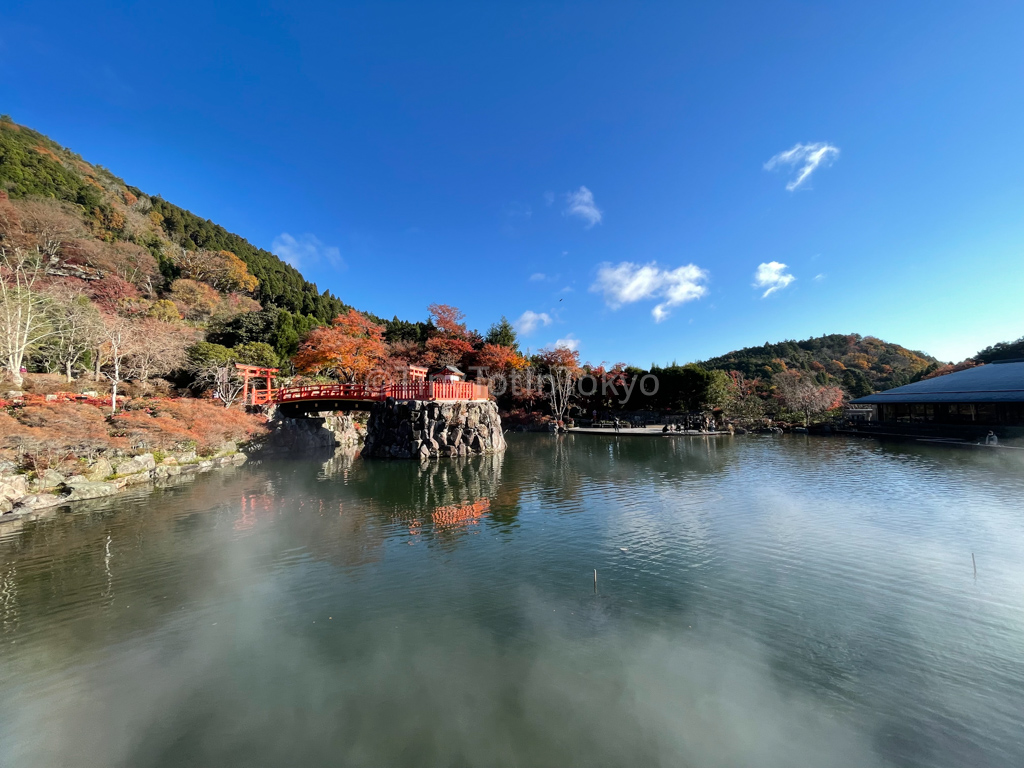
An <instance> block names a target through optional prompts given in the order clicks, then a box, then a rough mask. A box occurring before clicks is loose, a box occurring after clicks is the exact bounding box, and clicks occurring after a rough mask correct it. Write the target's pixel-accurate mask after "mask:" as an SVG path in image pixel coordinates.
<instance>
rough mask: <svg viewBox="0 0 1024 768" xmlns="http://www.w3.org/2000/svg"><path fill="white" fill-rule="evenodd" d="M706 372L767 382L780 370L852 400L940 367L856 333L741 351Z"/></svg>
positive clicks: (710, 363)
mask: <svg viewBox="0 0 1024 768" xmlns="http://www.w3.org/2000/svg"><path fill="white" fill-rule="evenodd" d="M700 365H701V366H703V367H704V368H707V369H709V370H720V371H727V372H728V371H739V372H740V373H742V374H743V375H744V376H746V377H748V378H770V377H771V376H772V375H774V374H776V373H781V372H783V371H785V370H787V369H788V370H798V371H804V372H808V373H810V374H812V375H814V377H815V378H816V379H817V380H818V382H819V383H820V384H823V385H825V384H838V385H840V386H842V387H843V389H845V390H846V391H847V392H848V393H849V394H851V395H852V396H854V397H860V396H862V395H868V394H871V393H872V392H875V391H881V390H884V389H891V388H893V387H900V386H903V385H904V384H909V383H910V382H912V381H914V380H915V378H917V377H919V376H920V375H921V374H922V372H924V371H927V370H928V369H929V368H931V370H934V369H935V368H937V367H938V366H939V365H940V363H939V361H938V360H936V359H935V358H934V357H932V356H931V355H928V354H925V353H924V352H917V351H913V350H909V349H906V348H905V347H901V346H900V345H899V344H892V343H890V342H887V341H882V340H881V339H876V338H874V337H873V336H860V335H859V334H856V333H850V334H831V335H829V336H820V337H818V338H812V339H805V340H804V341H783V342H780V343H778V344H767V343H766V344H765V345H764V346H761V347H746V348H744V349H738V350H736V351H734V352H729V353H728V354H725V355H721V356H719V357H713V358H711V359H710V360H705V361H704V362H702V363H700Z"/></svg>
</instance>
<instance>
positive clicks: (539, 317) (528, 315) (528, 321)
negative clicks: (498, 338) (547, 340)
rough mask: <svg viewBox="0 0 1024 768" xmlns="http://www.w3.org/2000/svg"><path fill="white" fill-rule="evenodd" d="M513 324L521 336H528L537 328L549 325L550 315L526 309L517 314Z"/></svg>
mask: <svg viewBox="0 0 1024 768" xmlns="http://www.w3.org/2000/svg"><path fill="white" fill-rule="evenodd" d="M513 325H514V326H515V328H516V330H517V331H518V332H519V333H521V334H523V336H529V335H530V334H531V333H533V332H534V331H535V330H537V329H538V328H541V327H543V326H545V325H551V315H549V314H548V313H547V312H533V311H532V310H529V309H528V310H526V311H525V312H523V314H521V315H520V316H519V319H518V320H516V321H515V323H513Z"/></svg>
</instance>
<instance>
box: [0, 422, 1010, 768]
mask: <svg viewBox="0 0 1024 768" xmlns="http://www.w3.org/2000/svg"><path fill="white" fill-rule="evenodd" d="M1022 499H1024V462H1022V461H1021V459H1020V456H1019V455H1017V454H1016V452H1012V451H1006V452H999V451H993V452H981V451H969V450H960V451H957V450H953V449H945V448H935V447H925V446H916V445H908V444H880V443H877V442H874V441H868V440H862V441H858V440H846V439H840V438H832V439H829V438H818V437H811V436H791V437H790V436H786V437H783V436H779V437H771V436H745V437H735V438H731V437H714V438H708V437H702V438H690V437H665V438H663V437H657V438H654V437H639V436H630V435H621V436H597V435H566V436H558V437H556V436H552V435H511V436H510V439H509V447H508V451H507V452H506V453H505V454H504V455H503V456H495V457H476V458H471V459H465V460H440V461H434V462H432V463H429V464H424V465H422V466H421V465H418V464H416V463H412V462H398V461H396V462H383V461H363V460H362V459H360V458H358V457H356V456H353V455H351V454H345V453H339V454H338V455H336V456H334V457H313V456H307V457H302V458H295V459H291V460H287V461H281V460H279V461H252V462H250V463H249V464H247V465H244V466H242V467H238V468H233V469H225V470H221V471H217V472H213V473H210V474H206V475H202V476H198V477H195V478H191V479H190V480H189V481H187V482H181V483H179V484H176V485H172V486H168V487H164V488H158V489H139V490H136V491H133V492H132V493H131V494H128V495H122V496H119V497H115V498H110V499H104V500H99V501H95V502H87V503H84V504H81V505H79V506H76V507H74V508H73V509H71V510H64V511H62V512H60V513H59V514H57V515H55V516H54V517H53V518H51V519H45V520H40V521H36V522H31V523H25V524H22V525H11V524H5V525H0V764H2V765H4V766H10V767H11V768H20V767H21V766H32V767H34V766H40V767H42V766H46V767H47V768H52V767H53V766H61V765H69V766H105V767H109V766H131V767H132V768H144V767H147V766H167V767H171V766H200V765H210V766H214V765H215V766H246V768H251V767H252V766H587V767H588V768H592V767H594V766H695V767H702V766H758V767H764V766H780V767H781V766H786V767H787V768H789V767H791V766H799V765H805V766H858V767H859V768H860V767H863V766H890V765H891V766H973V767H974V768H982V767H984V766H1011V765H1024V724H1022V722H1021V717H1022V713H1024V589H1022V579H1024V557H1022V553H1024V504H1022ZM972 554H973V557H974V561H975V562H976V567H977V571H976V573H975V568H974V565H973V564H972ZM595 571H596V573H597V581H596V587H595V580H594V579H595V577H594V572H595Z"/></svg>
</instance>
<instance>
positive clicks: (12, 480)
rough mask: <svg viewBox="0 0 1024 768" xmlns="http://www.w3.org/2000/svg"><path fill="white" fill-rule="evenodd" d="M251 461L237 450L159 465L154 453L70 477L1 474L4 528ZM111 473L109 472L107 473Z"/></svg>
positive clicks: (191, 455) (94, 466)
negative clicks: (80, 504)
mask: <svg viewBox="0 0 1024 768" xmlns="http://www.w3.org/2000/svg"><path fill="white" fill-rule="evenodd" d="M248 460H249V457H248V455H247V454H246V453H244V452H243V450H242V448H241V447H240V446H235V448H234V449H231V450H228V449H225V450H223V451H220V452H218V453H216V454H214V455H212V456H208V457H201V456H196V455H195V454H194V453H191V452H189V453H182V454H178V455H172V456H168V457H166V458H164V459H162V460H161V461H160V462H159V463H157V461H156V457H154V455H153V454H152V453H141V454H136V455H134V456H124V457H121V458H120V459H119V460H117V462H116V463H115V464H111V462H110V461H109V460H108V459H105V458H102V459H98V460H97V461H95V462H93V464H92V465H91V466H90V468H89V469H91V470H92V471H90V472H87V473H84V474H80V475H71V476H69V477H64V476H63V475H61V474H60V473H59V472H56V471H54V470H50V469H48V470H44V471H43V472H42V473H41V475H39V476H37V477H35V478H32V479H30V477H29V473H14V474H0V510H3V511H2V512H0V525H4V524H5V523H10V522H15V521H25V520H33V519H37V518H38V517H40V516H41V514H42V513H47V512H49V511H51V510H54V509H56V508H58V507H63V506H67V505H69V504H73V503H75V502H78V501H89V500H92V499H102V498H107V497H110V496H116V495H117V494H119V493H121V492H123V491H126V490H128V489H130V488H134V487H136V486H140V485H145V484H156V483H159V482H161V481H163V480H168V479H170V478H174V477H180V476H182V475H186V476H187V475H193V474H200V473H204V472H209V471H210V470H213V469H216V468H218V467H226V466H241V465H242V464H245V463H246V462H247V461H248ZM107 469H109V470H110V471H108V472H106V473H105V474H102V473H104V470H107ZM5 507H6V509H5Z"/></svg>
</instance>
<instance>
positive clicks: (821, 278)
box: [814, 272, 825, 283]
mask: <svg viewBox="0 0 1024 768" xmlns="http://www.w3.org/2000/svg"><path fill="white" fill-rule="evenodd" d="M824 280H825V273H824V272H823V273H821V274H820V275H815V276H814V281H815V282H816V283H821V282H824Z"/></svg>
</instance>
